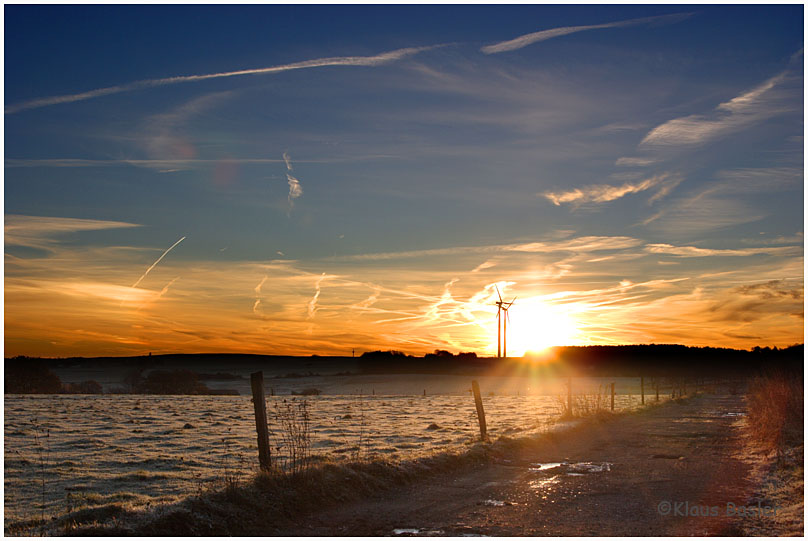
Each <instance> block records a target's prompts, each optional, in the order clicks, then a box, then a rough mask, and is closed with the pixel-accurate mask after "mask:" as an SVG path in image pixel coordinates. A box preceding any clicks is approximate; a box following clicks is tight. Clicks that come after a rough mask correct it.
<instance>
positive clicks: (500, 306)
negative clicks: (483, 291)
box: [494, 285, 516, 359]
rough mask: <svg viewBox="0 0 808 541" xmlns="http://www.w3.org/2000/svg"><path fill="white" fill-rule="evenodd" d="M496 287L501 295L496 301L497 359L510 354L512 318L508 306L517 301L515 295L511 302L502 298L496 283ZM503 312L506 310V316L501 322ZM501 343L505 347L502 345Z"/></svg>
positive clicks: (498, 294)
mask: <svg viewBox="0 0 808 541" xmlns="http://www.w3.org/2000/svg"><path fill="white" fill-rule="evenodd" d="M494 287H496V289H497V296H498V297H499V301H496V302H495V303H494V304H496V305H497V359H500V358H502V357H503V356H504V357H507V356H508V320H509V319H510V316H509V315H508V308H510V307H511V305H512V304H513V303H514V302H515V301H516V297H514V298H513V300H512V301H511V302H505V301H503V300H502V295H501V294H500V292H499V287H497V286H496V285H494ZM501 312H505V317H504V318H502V323H501V324H500V314H501ZM500 345H501V346H504V347H500ZM503 354H504V355H503Z"/></svg>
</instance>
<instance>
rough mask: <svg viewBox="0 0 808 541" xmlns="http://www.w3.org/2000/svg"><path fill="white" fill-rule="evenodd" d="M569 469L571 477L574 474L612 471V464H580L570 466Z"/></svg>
mask: <svg viewBox="0 0 808 541" xmlns="http://www.w3.org/2000/svg"><path fill="white" fill-rule="evenodd" d="M568 467H569V469H570V475H572V474H573V473H578V474H585V473H601V472H606V471H612V464H610V463H609V462H600V463H595V462H578V463H577V464H570V465H569V466H568Z"/></svg>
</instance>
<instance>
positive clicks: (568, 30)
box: [480, 13, 693, 54]
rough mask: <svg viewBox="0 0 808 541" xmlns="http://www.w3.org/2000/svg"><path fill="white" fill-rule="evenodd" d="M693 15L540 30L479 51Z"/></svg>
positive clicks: (510, 47)
mask: <svg viewBox="0 0 808 541" xmlns="http://www.w3.org/2000/svg"><path fill="white" fill-rule="evenodd" d="M691 15H693V13H674V14H672V15H658V16H656V17H643V18H641V19H629V20H627V21H616V22H613V23H605V24H592V25H587V26H562V27H560V28H550V29H549V30H542V31H540V32H533V33H532V34H525V35H523V36H519V37H517V38H514V39H511V40H508V41H501V42H499V43H494V44H493V45H486V46H485V47H482V48H481V49H480V51H482V52H483V53H485V54H496V53H504V52H505V51H514V50H516V49H521V48H522V47H527V46H528V45H530V44H532V43H536V42H538V41H545V40H548V39H552V38H557V37H559V36H566V35H567V34H574V33H575V32H582V31H584V30H596V29H598V28H621V27H627V26H637V25H641V24H653V23H675V22H679V21H682V20H684V19H687V18H688V17H690V16H691Z"/></svg>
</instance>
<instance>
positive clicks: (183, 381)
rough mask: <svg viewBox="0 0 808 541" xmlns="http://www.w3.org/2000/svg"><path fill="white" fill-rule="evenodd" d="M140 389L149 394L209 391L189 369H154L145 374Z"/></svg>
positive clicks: (202, 392)
mask: <svg viewBox="0 0 808 541" xmlns="http://www.w3.org/2000/svg"><path fill="white" fill-rule="evenodd" d="M140 389H142V390H143V392H145V393H149V394H206V393H208V392H209V391H210V389H208V387H207V386H206V385H205V384H203V383H201V382H200V381H199V376H198V375H197V374H196V372H192V371H191V370H155V371H153V372H150V373H149V375H148V376H146V378H145V380H144V381H143V383H142V385H141V387H140Z"/></svg>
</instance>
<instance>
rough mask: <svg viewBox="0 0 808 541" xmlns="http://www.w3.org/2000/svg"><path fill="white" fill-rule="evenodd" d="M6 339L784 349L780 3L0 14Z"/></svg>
mask: <svg viewBox="0 0 808 541" xmlns="http://www.w3.org/2000/svg"><path fill="white" fill-rule="evenodd" d="M4 14H5V85H4V91H5V105H4V106H5V117H4V121H5V124H4V135H5V138H4V141H5V144H4V163H5V167H4V196H5V199H4V200H5V227H4V233H5V234H4V246H5V264H4V303H5V311H4V331H5V334H4V347H5V355H6V356H15V355H32V356H33V355H36V356H49V357H55V356H74V355H84V356H101V355H141V354H146V353H148V352H153V353H155V354H156V353H177V352H181V353H193V352H243V353H259V354H288V355H310V354H319V355H351V354H352V353H353V352H356V354H357V355H358V354H360V353H361V352H364V351H370V350H378V349H384V350H387V349H394V350H400V351H404V352H406V353H410V354H424V353H427V352H431V351H433V350H435V349H448V350H450V351H453V352H459V351H464V352H465V351H473V352H476V353H477V354H478V355H481V356H489V355H494V354H496V350H497V317H496V316H497V308H496V306H495V305H494V302H495V301H496V300H498V297H497V295H498V293H497V290H499V292H501V295H502V297H503V298H504V299H505V300H506V301H510V300H511V299H513V298H516V300H515V303H514V304H513V306H512V307H511V308H510V310H509V317H510V319H509V324H508V334H507V339H508V353H509V354H510V355H521V354H523V353H524V352H526V351H540V350H542V349H543V348H546V347H547V346H552V345H587V344H643V343H667V344H670V343H678V344H686V345H693V346H719V347H734V348H743V349H748V348H751V347H754V346H758V345H760V346H779V347H782V346H788V345H792V344H796V343H802V342H803V336H804V335H803V333H804V309H803V306H804V299H803V289H804V270H803V269H804V262H803V242H804V239H803V224H804V219H803V211H804V208H803V206H804V192H803V190H804V188H803V178H804V172H803V149H804V139H803V137H804V127H803V118H804V111H803V103H804V102H803V92H804V90H803V65H804V57H803V35H804V28H803V6H802V5H785V6H748V5H741V6H732V5H724V6H706V5H648V6H643V5H627V6H622V5H621V6H618V5H595V6H572V5H565V6H545V5H522V6H452V5H447V6H258V5H252V6H237V7H231V6H145V5H141V6H123V7H122V6H90V5H86V6H54V5H45V6H22V5H6V6H4Z"/></svg>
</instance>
